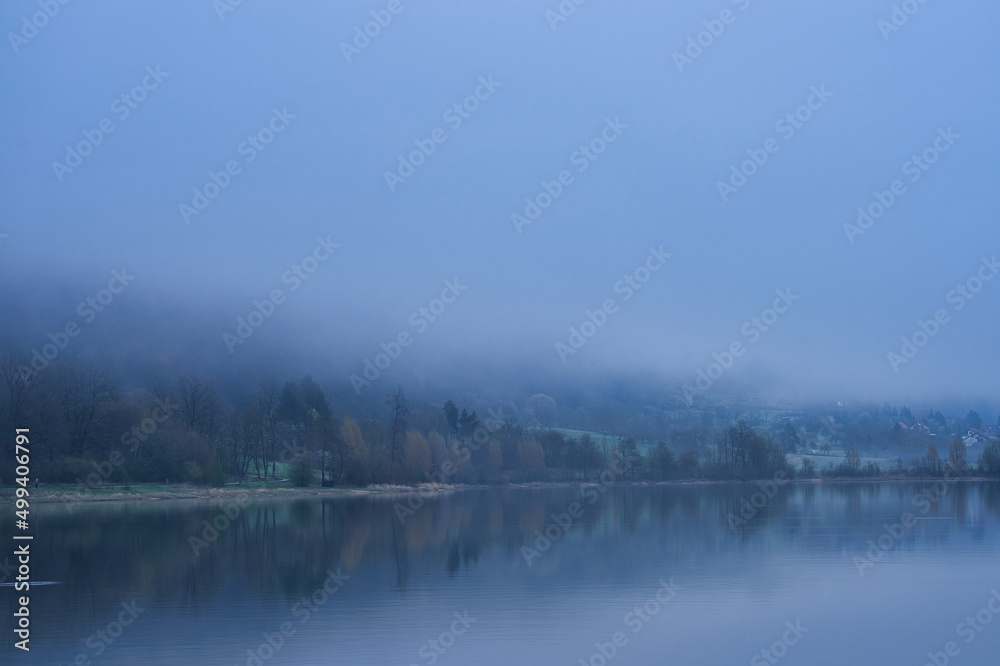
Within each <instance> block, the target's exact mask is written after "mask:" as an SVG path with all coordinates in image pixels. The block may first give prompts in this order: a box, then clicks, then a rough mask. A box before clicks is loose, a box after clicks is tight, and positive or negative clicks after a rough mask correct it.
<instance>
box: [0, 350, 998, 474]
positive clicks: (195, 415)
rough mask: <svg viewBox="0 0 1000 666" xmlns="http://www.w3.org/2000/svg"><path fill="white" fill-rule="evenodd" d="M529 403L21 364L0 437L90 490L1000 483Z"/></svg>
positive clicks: (2, 364) (970, 469)
mask: <svg viewBox="0 0 1000 666" xmlns="http://www.w3.org/2000/svg"><path fill="white" fill-rule="evenodd" d="M529 401H533V404H534V405H535V412H536V413H537V414H545V413H550V414H549V417H547V418H546V419H545V420H546V421H547V424H546V425H542V424H541V423H540V422H539V421H538V420H537V419H535V420H534V421H533V422H531V423H529V424H525V423H522V422H520V421H519V420H518V419H517V417H516V416H514V415H513V414H511V413H505V414H502V415H492V417H491V418H488V419H483V418H482V417H480V416H479V415H478V414H477V413H476V412H475V411H473V410H469V409H468V408H463V409H459V407H458V406H457V405H456V403H455V402H454V401H453V400H447V401H446V402H445V403H444V404H443V405H433V404H431V405H428V404H419V405H414V404H413V403H412V402H411V400H410V399H409V397H408V396H407V394H406V392H405V390H404V389H403V388H402V387H397V388H395V389H393V390H391V391H390V392H389V393H388V394H387V395H386V397H385V400H384V402H383V404H381V405H377V406H376V407H375V408H373V409H371V410H370V411H368V412H366V413H359V414H354V415H343V414H342V415H340V416H339V417H338V416H337V411H336V410H335V409H334V407H333V406H332V405H331V404H330V401H329V400H328V398H327V396H326V394H325V393H324V391H323V389H322V388H321V387H320V386H319V384H317V383H316V382H315V381H314V380H313V379H312V378H311V377H310V376H306V377H302V378H300V379H298V380H292V381H286V382H284V383H283V384H279V383H278V382H275V381H264V382H261V383H259V384H258V385H257V386H255V387H253V390H252V392H251V393H250V394H249V396H248V397H247V398H246V399H244V400H242V401H240V402H238V403H235V404H233V403H231V402H230V401H227V400H226V399H224V397H223V396H222V395H220V393H219V391H218V390H217V389H216V388H215V387H214V386H213V384H212V383H211V382H210V381H208V380H206V379H204V378H201V377H197V376H183V377H180V378H178V379H177V380H176V381H174V382H173V383H171V384H163V385H156V386H153V387H151V388H148V389H144V390H138V391H136V390H130V391H126V390H124V389H123V387H122V385H121V383H120V382H119V381H118V380H117V379H116V378H114V377H113V376H111V375H110V374H109V373H108V372H107V371H105V370H103V369H101V368H99V367H96V366H93V365H89V364H86V363H82V362H79V361H74V360H65V361H63V360H60V361H58V362H56V363H53V364H51V365H50V366H49V367H48V368H46V369H45V370H44V372H26V371H25V366H24V365H23V363H19V362H18V360H17V359H16V358H14V357H11V356H0V425H2V426H3V427H4V429H5V432H8V433H10V432H13V429H14V428H26V427H27V428H30V429H32V431H33V432H34V433H35V438H34V439H33V441H35V442H38V444H36V445H35V447H34V450H33V455H32V461H33V468H32V469H33V475H36V476H38V477H39V478H40V479H41V480H42V481H43V482H46V483H70V484H77V485H78V486H80V487H81V488H82V489H89V488H96V487H99V486H101V485H107V484H129V483H164V482H184V483H192V484H200V485H222V484H224V483H227V482H230V483H232V482H240V481H244V480H262V481H263V480H279V479H284V478H289V479H291V480H292V481H293V482H294V483H296V484H298V485H308V484H313V483H315V484H323V485H328V486H329V485H334V486H339V485H351V486H365V485H370V484H414V483H423V482H437V483H509V482H530V481H549V480H588V479H594V478H596V477H597V476H598V475H599V474H600V473H601V472H602V471H604V470H607V469H613V470H615V471H616V478H620V479H624V480H649V481H662V480H670V479H756V478H766V477H770V476H773V475H774V474H776V473H777V472H778V471H783V472H785V473H786V474H788V475H789V476H794V475H798V476H804V477H812V476H817V475H822V476H845V477H852V476H857V477H864V476H884V475H886V474H896V475H899V474H904V475H906V474H909V475H912V474H926V475H932V476H933V475H940V474H944V473H945V472H946V471H947V472H949V473H952V474H962V475H964V474H973V473H977V474H986V475H1000V444H998V443H994V444H992V445H989V446H987V447H986V448H985V450H984V452H983V454H982V456H981V457H980V459H979V461H978V464H976V465H972V464H970V463H969V462H968V461H966V459H965V457H966V447H965V445H964V444H963V443H962V441H961V439H959V438H956V439H955V441H954V442H953V443H952V445H951V447H950V448H949V451H948V452H947V458H946V459H945V460H942V459H941V458H940V457H939V456H938V453H937V450H936V448H935V447H934V445H933V444H932V445H931V446H930V448H929V449H928V451H927V453H926V455H925V456H924V457H923V458H921V459H920V460H918V461H911V463H909V464H904V463H903V461H902V460H899V461H897V465H895V466H894V467H893V468H892V469H882V468H880V467H879V466H878V465H874V464H873V463H868V464H867V465H863V464H862V457H861V454H860V452H859V450H858V447H856V446H846V447H845V451H846V454H845V457H844V460H843V461H842V462H841V463H840V464H839V465H836V466H829V467H827V468H826V469H823V470H817V469H816V466H815V464H814V463H813V462H812V461H811V460H810V459H809V458H808V457H805V458H803V459H802V461H801V463H800V466H799V467H797V468H794V467H793V466H792V465H791V464H790V463H789V461H788V454H790V453H794V452H796V451H797V449H798V448H800V444H801V443H800V442H799V441H798V439H799V436H798V434H797V431H796V429H795V428H793V427H792V426H791V425H790V424H788V425H786V427H785V428H784V429H783V430H780V431H778V432H777V442H775V441H774V440H772V438H771V437H770V435H768V434H766V433H763V432H760V431H758V430H757V429H755V428H753V427H751V426H750V425H748V423H747V421H745V420H739V421H737V422H736V423H735V424H734V425H730V426H728V427H725V428H723V429H721V431H718V432H717V433H716V435H715V438H714V440H713V441H711V442H710V443H708V444H707V445H706V444H705V443H704V442H701V441H688V442H678V441H676V440H672V441H671V442H670V443H667V442H666V441H663V440H659V441H657V442H656V443H655V444H654V443H652V442H644V444H645V445H640V443H639V442H637V440H636V439H635V438H634V437H628V436H618V437H602V438H600V439H598V438H596V437H595V436H593V435H591V434H587V433H584V434H580V435H579V436H571V435H569V434H567V433H566V432H564V431H562V430H560V429H558V428H555V427H553V424H552V420H553V419H554V408H555V405H554V403H553V402H552V401H551V398H548V397H547V396H542V395H541V394H538V395H536V396H532V398H530V399H529ZM550 403H551V404H550ZM678 444H680V445H678ZM3 452H4V456H3V457H4V458H5V460H4V464H3V465H2V467H0V482H3V483H10V482H11V480H12V476H13V470H14V468H15V466H14V464H13V453H14V446H13V437H10V438H8V439H7V444H6V445H5V446H4V447H3Z"/></svg>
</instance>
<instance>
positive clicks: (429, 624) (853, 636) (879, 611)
mask: <svg viewBox="0 0 1000 666" xmlns="http://www.w3.org/2000/svg"><path fill="white" fill-rule="evenodd" d="M602 489H603V490H604V492H600V490H598V489H595V488H591V489H590V490H588V491H586V492H582V491H581V488H579V487H556V488H553V487H548V488H509V489H496V490H463V491H456V492H453V493H449V494H443V495H438V496H435V497H433V498H430V499H428V500H426V501H423V502H421V501H413V499H412V498H411V501H412V508H405V507H406V504H405V501H406V500H405V498H401V497H386V496H378V497H370V496H357V497H345V498H337V499H319V498H317V499H309V500H281V501H266V502H254V503H251V504H247V505H246V506H245V507H239V506H237V505H235V504H233V503H231V502H230V503H228V505H227V503H214V504H213V503H205V502H203V503H197V504H196V503H193V502H190V501H178V502H144V503H132V504H90V505H77V506H75V507H73V508H72V511H69V510H67V508H66V507H65V506H58V505H48V506H43V505H35V506H33V507H32V511H33V514H32V515H33V518H34V522H35V533H36V534H37V536H36V539H35V541H34V542H33V544H32V547H31V548H32V559H31V567H32V577H33V578H34V579H35V580H46V581H58V582H59V584H58V585H48V586H38V587H33V588H32V589H31V609H32V615H31V619H32V625H31V628H32V634H31V648H32V649H31V652H30V654H26V653H23V652H21V651H20V650H15V649H14V648H13V647H12V643H13V638H12V637H13V628H14V622H13V617H12V613H13V607H14V602H13V598H14V596H15V592H14V590H13V589H12V588H10V587H2V588H0V595H3V596H4V608H5V609H8V610H5V611H4V616H3V619H2V620H0V626H3V629H4V641H3V646H2V648H0V661H2V662H3V663H12V664H13V663H25V664H33V663H39V664H81V665H82V664H88V663H93V664H171V665H175V664H225V665H235V664H240V665H245V664H258V665H260V664H268V665H271V664H350V665H359V664H400V665H402V666H407V665H409V664H427V665H432V664H439V665H444V666H447V665H450V664H455V665H458V664H519V665H520V664H569V665H578V664H580V663H581V661H582V663H584V664H593V665H594V666H600V665H601V664H615V665H618V664H685V665H687V664H752V665H753V664H772V663H781V664H788V665H792V664H809V665H811V666H820V665H825V664H830V665H837V666H841V665H844V664H880V665H881V664H892V665H894V666H895V665H899V664H913V665H914V666H921V665H923V664H927V663H936V665H937V666H940V665H941V664H945V663H952V664H962V665H966V666H972V665H977V664H983V665H985V664H990V665H991V666H992V665H995V664H996V663H997V662H998V657H997V655H998V653H1000V618H998V619H997V621H995V622H994V621H993V619H994V613H995V611H1000V566H998V553H1000V550H998V546H1000V484H994V483H988V482H969V483H957V484H954V485H951V486H945V485H944V484H943V483H942V484H940V485H939V486H938V487H937V488H935V487H934V485H933V484H932V483H930V482H907V483H884V484H860V483H858V484H855V483H850V484H846V483H845V484H831V483H826V484H819V483H815V484H808V483H805V484H788V485H786V486H784V487H780V488H778V487H771V488H767V490H768V491H770V493H769V494H773V497H767V495H766V494H765V493H764V492H763V491H762V490H761V489H760V488H758V486H756V485H753V484H744V485H693V484H692V485H681V486H656V485H649V486H618V487H610V488H608V487H602ZM765 500H766V501H765ZM752 505H762V506H760V507H759V508H757V507H754V506H752ZM8 508H10V511H6V510H4V511H3V514H4V515H3V518H2V519H0V532H2V534H4V535H5V537H4V540H5V541H7V543H8V544H10V543H11V542H10V540H9V535H10V534H11V533H12V532H13V524H12V520H11V518H12V516H8V514H12V513H13V508H12V507H10V506H9V505H8ZM227 509H228V511H229V513H230V514H231V515H232V518H230V517H227V516H226V513H225V511H226V510H227ZM741 510H742V511H743V514H744V515H743V516H742V517H740V518H739V520H733V519H732V518H730V517H729V516H730V514H733V516H736V515H737V514H738V512H740V511H741ZM553 516H556V518H554V517H553ZM213 521H214V522H216V524H217V525H218V526H219V527H220V529H219V531H218V534H217V535H215V534H213V532H212V531H206V523H209V524H210V523H212V522H213ZM558 523H563V524H564V525H565V527H564V526H560V525H559V524H558ZM536 530H537V532H536ZM546 531H548V533H549V536H550V537H551V538H550V539H549V541H545V540H544V539H542V538H541V537H540V534H541V535H544V533H545V532H546ZM192 537H195V538H196V539H197V538H201V537H205V541H204V544H201V543H199V542H197V541H193V540H192ZM196 550H197V555H196V554H195V551H196ZM12 552H13V547H12V546H4V549H3V551H2V553H3V554H0V563H2V562H3V560H4V557H8V558H9V559H13V558H12V556H10V555H9V553H12ZM529 560H530V562H529ZM13 575H16V574H9V575H6V574H4V573H3V572H0V579H4V578H6V582H10V581H11V580H13V578H12V577H11V576H13ZM324 588H325V589H324ZM283 630H284V635H283V634H282V631H283ZM98 632H101V633H100V634H99V633H98ZM101 636H103V637H104V638H103V639H102V638H101ZM268 638H269V639H270V643H269V642H268ZM765 650H767V652H766V653H765V652H763V651H765ZM99 651H100V654H98V652H99ZM602 653H603V654H602ZM929 654H930V655H932V656H933V661H932V657H931V656H929Z"/></svg>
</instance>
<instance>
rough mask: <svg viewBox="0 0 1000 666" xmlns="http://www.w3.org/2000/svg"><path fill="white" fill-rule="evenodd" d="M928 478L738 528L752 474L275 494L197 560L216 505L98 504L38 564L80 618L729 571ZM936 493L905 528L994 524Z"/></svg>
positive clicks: (975, 509) (957, 495) (952, 530)
mask: <svg viewBox="0 0 1000 666" xmlns="http://www.w3.org/2000/svg"><path fill="white" fill-rule="evenodd" d="M928 487H930V486H929V484H928V483H927V482H912V483H896V484H890V485H885V484H870V483H869V484H860V483H843V484H789V485H787V486H784V487H782V488H780V489H779V492H778V493H777V494H776V495H775V497H774V498H772V499H770V500H769V501H768V502H767V503H766V505H765V506H763V507H760V508H759V509H758V510H757V512H756V513H755V514H754V515H753V516H752V517H751V519H750V520H748V521H747V524H746V526H745V527H744V528H743V529H741V530H737V531H734V530H732V529H731V528H730V526H729V524H728V522H727V516H728V513H729V512H731V511H732V510H733V508H734V507H738V506H739V504H740V502H741V500H743V499H749V497H750V496H752V494H753V493H755V492H758V491H759V486H757V485H756V484H742V485H729V484H718V485H695V484H690V485H680V486H677V485H662V486H661V485H650V486H615V487H611V488H610V489H609V490H608V491H607V493H606V494H599V495H597V499H596V501H595V502H593V503H589V502H587V501H586V500H585V499H584V497H583V496H582V495H581V489H580V488H579V487H566V488H548V489H539V490H514V489H511V490H467V491H459V492H454V493H449V494H442V495H439V496H434V497H431V498H429V499H426V500H425V501H424V502H423V504H422V506H420V507H419V508H418V509H417V510H416V511H415V513H414V514H413V515H411V516H408V517H407V518H406V520H405V522H401V521H400V520H399V518H398V517H397V513H396V511H395V510H394V508H393V507H394V504H395V503H396V502H399V501H400V497H375V498H372V497H359V498H337V499H323V500H320V499H315V500H296V501H272V502H262V503H256V504H252V505H250V506H249V507H247V508H245V509H242V510H241V512H240V514H239V515H238V516H237V517H235V518H234V519H232V520H231V521H230V524H229V525H228V526H227V527H226V528H225V529H223V530H221V531H220V533H219V535H218V537H217V538H216V539H215V540H214V542H212V543H210V544H208V545H207V546H206V547H205V548H204V549H202V550H201V551H200V553H199V555H198V556H197V557H195V556H194V553H193V552H192V548H191V545H190V541H189V539H190V538H191V537H192V536H195V537H201V536H202V534H203V531H204V529H205V522H208V523H211V522H212V521H213V520H216V519H217V518H218V516H219V515H224V514H222V508H221V506H192V505H188V504H173V505H169V506H143V507H136V506H131V507H127V508H124V507H120V506H114V505H111V506H105V507H97V506H94V507H83V508H81V509H80V510H77V511H74V513H73V515H72V516H70V515H65V514H61V513H59V512H55V511H53V512H49V513H48V514H46V515H44V516H41V517H40V518H39V529H40V530H42V531H44V533H45V534H47V535H48V537H47V539H45V540H44V541H39V543H38V546H37V548H38V549H37V551H34V552H33V559H32V564H33V567H37V570H39V571H45V572H46V577H49V578H51V579H52V580H59V581H63V582H65V583H66V588H65V590H64V591H63V592H62V594H63V595H64V596H63V597H62V599H63V601H64V603H65V605H66V607H67V608H68V609H70V610H69V611H68V612H71V613H74V614H76V617H78V618H79V619H80V620H81V625H83V624H85V622H84V620H86V621H87V622H91V621H92V620H94V619H99V618H100V617H102V616H103V614H106V612H107V609H109V608H113V607H114V606H116V605H117V604H119V603H121V601H122V599H123V598H125V597H126V596H127V597H128V598H132V597H137V598H142V599H148V600H150V601H151V602H153V603H155V602H157V601H160V602H171V601H173V602H183V603H185V604H188V605H190V606H193V607H201V606H204V605H206V604H208V603H216V602H217V599H218V596H219V594H221V593H222V592H223V591H226V592H225V593H226V594H230V595H237V596H239V595H244V596H246V597H248V598H249V597H252V598H255V599H263V600H265V601H268V600H269V602H271V603H278V602H280V603H282V604H284V603H287V602H289V601H295V600H298V599H299V598H301V597H302V596H303V595H306V594H311V593H312V592H313V591H314V590H316V589H317V588H318V587H320V586H321V585H322V583H323V582H324V580H325V579H326V577H327V575H328V571H329V570H330V569H331V568H336V567H338V566H340V567H342V568H343V570H344V572H345V573H348V574H352V575H353V574H354V573H360V572H364V574H365V576H362V577H360V578H364V577H366V576H368V575H369V574H373V575H374V576H375V580H383V581H385V582H386V583H388V582H390V581H391V582H392V584H393V587H395V588H396V589H398V590H406V589H408V588H410V587H411V586H413V585H414V581H415V580H417V579H419V580H421V581H423V580H424V579H425V578H426V577H427V576H433V575H441V576H442V577H448V576H451V577H452V578H457V577H458V574H459V573H460V572H461V571H463V570H467V571H469V572H472V573H475V572H477V570H478V569H479V568H480V567H481V566H482V565H481V563H482V562H483V561H484V558H488V559H489V560H490V561H491V562H492V561H493V560H496V559H499V560H501V561H503V562H505V563H506V564H505V566H506V568H505V569H503V570H504V571H520V572H522V573H523V574H524V575H528V576H534V577H546V576H556V575H572V576H575V577H578V576H581V575H584V574H585V573H587V572H591V571H601V570H613V569H615V568H616V567H620V566H621V563H622V562H626V561H627V562H630V563H633V564H634V565H635V566H652V564H654V563H655V565H656V566H658V567H659V566H661V565H662V566H663V567H666V568H670V566H677V565H679V563H685V562H687V563H692V564H693V565H694V564H696V565H697V566H710V565H713V566H723V567H724V566H729V565H731V564H732V563H734V562H740V561H742V560H744V559H746V558H751V557H753V553H754V552H757V551H759V550H765V549H766V550H770V549H777V548H787V549H793V550H798V551H804V552H815V553H817V554H824V553H825V554H828V553H831V552H832V553H838V552H841V551H843V550H845V549H847V550H853V549H857V548H859V547H864V545H865V543H866V541H867V539H869V538H873V537H877V536H878V535H879V534H880V533H881V532H882V530H883V524H884V523H886V522H892V521H893V520H897V519H898V517H899V516H900V515H901V514H902V513H903V512H906V511H909V512H912V513H914V514H915V515H920V514H919V512H918V511H917V510H916V509H915V508H914V503H913V500H914V498H915V497H916V494H917V493H919V492H920V491H921V490H922V489H925V488H928ZM404 501H405V498H404ZM946 501H948V502H949V505H948V508H943V507H941V508H940V512H941V514H942V515H950V516H953V517H954V518H955V519H956V520H955V521H932V522H928V523H920V525H919V526H918V527H917V528H915V531H914V533H915V534H917V535H922V536H921V538H933V539H934V540H935V541H938V542H942V543H943V542H944V540H955V539H960V538H968V539H980V540H982V539H985V538H986V537H987V535H988V534H989V530H990V529H995V526H996V523H997V521H998V520H1000V484H997V483H992V482H959V483H956V484H951V485H949V487H948V493H947V495H946ZM574 502H576V503H578V504H579V505H580V509H581V512H582V513H581V515H579V517H577V518H574V519H573V521H572V525H571V527H570V528H569V534H568V535H567V534H564V533H563V531H562V528H560V529H559V531H558V534H559V538H557V539H554V540H553V544H552V546H551V548H550V549H548V550H547V551H546V552H543V553H542V554H541V557H542V558H544V566H541V567H539V566H537V565H536V566H534V567H528V566H527V564H526V562H525V559H524V557H523V556H522V554H521V548H522V547H523V546H526V545H529V546H533V545H534V544H535V541H536V539H537V538H538V532H542V533H544V531H545V528H546V526H549V525H553V524H554V520H553V517H552V516H553V514H556V515H559V514H563V513H565V512H567V511H568V509H569V506H570V505H571V504H572V503H574ZM942 503H943V502H942ZM939 504H940V503H939ZM927 515H932V514H930V513H928V514H927ZM220 522H221V521H220ZM7 527H9V526H7ZM536 530H537V532H536ZM963 535H964V536H963ZM671 563H673V564H671ZM492 566H495V565H493V564H491V567H492ZM484 570H485V569H484ZM490 571H495V568H491V569H490ZM360 578H359V579H360ZM371 584H372V583H366V585H371ZM234 590H241V592H234ZM338 603H341V602H338ZM74 609H75V610H74ZM87 609H90V612H89V613H88V612H87ZM88 614H89V615H93V616H94V617H87V615H88Z"/></svg>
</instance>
